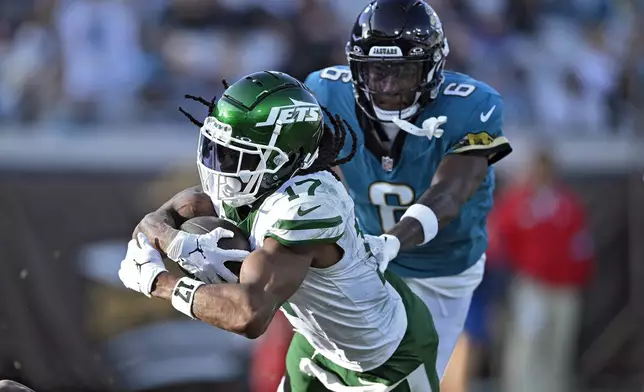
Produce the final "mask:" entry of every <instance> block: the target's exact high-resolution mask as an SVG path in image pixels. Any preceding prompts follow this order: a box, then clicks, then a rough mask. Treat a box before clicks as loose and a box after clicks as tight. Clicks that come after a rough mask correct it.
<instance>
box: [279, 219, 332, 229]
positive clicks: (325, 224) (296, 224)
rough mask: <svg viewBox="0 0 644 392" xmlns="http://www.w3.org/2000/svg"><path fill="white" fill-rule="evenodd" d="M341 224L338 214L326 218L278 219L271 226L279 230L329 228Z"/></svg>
mask: <svg viewBox="0 0 644 392" xmlns="http://www.w3.org/2000/svg"><path fill="white" fill-rule="evenodd" d="M340 224H342V217H341V216H340V215H338V216H335V217H333V218H326V219H298V220H290V219H280V220H278V221H277V222H275V224H274V225H273V228H275V229H279V230H310V229H330V228H333V227H336V226H339V225H340Z"/></svg>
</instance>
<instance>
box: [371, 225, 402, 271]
mask: <svg viewBox="0 0 644 392" xmlns="http://www.w3.org/2000/svg"><path fill="white" fill-rule="evenodd" d="M364 239H365V241H367V244H369V248H370V249H371V254H372V255H373V256H374V257H375V258H376V260H377V261H378V269H379V270H380V272H383V273H384V272H385V270H386V269H387V266H388V265H389V262H390V261H391V260H393V259H395V258H396V256H398V251H400V241H399V240H398V238H396V237H394V236H393V235H391V234H382V235H380V236H378V237H376V236H374V235H368V234H367V235H365V236H364Z"/></svg>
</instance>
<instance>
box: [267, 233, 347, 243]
mask: <svg viewBox="0 0 644 392" xmlns="http://www.w3.org/2000/svg"><path fill="white" fill-rule="evenodd" d="M343 235H344V232H342V234H340V235H339V236H337V237H329V238H309V239H305V240H287V239H284V238H281V237H279V236H276V235H275V234H273V233H267V234H266V236H265V237H266V238H272V239H274V240H275V241H277V242H279V243H280V244H282V245H284V246H294V245H308V244H335V243H336V242H338V240H340V238H342V236H343Z"/></svg>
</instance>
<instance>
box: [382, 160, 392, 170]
mask: <svg viewBox="0 0 644 392" xmlns="http://www.w3.org/2000/svg"><path fill="white" fill-rule="evenodd" d="M393 168H394V160H393V159H391V158H389V157H382V169H383V170H384V171H386V172H390V171H392V170H393Z"/></svg>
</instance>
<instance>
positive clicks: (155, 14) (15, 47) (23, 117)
mask: <svg viewBox="0 0 644 392" xmlns="http://www.w3.org/2000/svg"><path fill="white" fill-rule="evenodd" d="M366 3H367V1H366V0H352V1H342V0H146V1H128V0H20V1H16V0H0V124H5V125H6V124H11V125H18V127H12V129H21V127H24V125H25V124H30V123H31V124H33V123H37V124H38V125H42V124H47V125H49V126H50V127H49V128H46V127H42V126H40V127H38V129H40V131H39V132H44V131H45V129H50V128H55V129H58V130H61V131H66V130H68V129H72V128H74V127H77V126H83V125H88V124H95V123H101V124H108V125H111V124H136V123H140V122H148V123H149V122H157V123H159V122H173V121H180V120H181V116H180V114H178V113H177V111H176V107H177V105H178V104H179V103H181V101H182V97H183V95H184V94H186V93H190V94H196V95H200V94H202V95H205V96H208V97H211V96H212V95H213V94H219V93H221V91H222V89H223V88H222V85H221V80H222V79H223V78H226V79H230V80H234V79H235V78H237V77H239V76H242V75H244V74H247V73H250V72H251V71H255V70H258V69H275V70H281V71H285V72H287V73H291V74H293V75H294V76H296V77H298V78H304V77H306V75H307V74H308V73H309V72H311V71H313V70H315V69H319V68H322V67H325V66H329V65H334V64H344V63H345V62H346V58H345V55H344V44H345V42H346V39H347V36H348V32H349V31H350V26H351V23H353V21H354V20H355V17H356V16H357V15H358V13H359V12H360V10H361V9H362V7H363V6H364V5H365V4H366ZM430 3H431V4H432V5H433V6H434V7H435V8H436V10H437V12H438V14H439V16H440V17H441V18H442V19H443V24H444V26H445V29H446V32H447V36H448V39H449V40H450V47H451V50H452V52H451V54H450V57H449V61H448V68H450V69H454V70H458V71H462V72H466V73H469V74H471V75H472V76H474V77H476V78H480V79H482V80H484V81H486V82H488V83H489V84H491V85H492V86H493V87H495V88H496V89H498V90H499V91H500V92H501V93H502V94H503V95H504V97H505V98H506V104H507V110H506V111H507V119H506V120H507V122H508V124H509V125H510V126H524V127H525V126H530V127H532V128H536V129H537V130H538V131H539V132H543V133H546V134H551V135H552V136H560V135H577V134H580V133H581V134H601V133H614V132H619V133H627V134H628V133H629V132H630V130H632V128H633V124H634V122H636V121H638V119H637V113H636V110H635V107H637V105H638V102H641V101H638V100H639V99H641V97H638V94H637V92H638V91H641V87H643V86H644V83H643V80H644V56H643V54H642V53H643V52H644V51H642V49H643V48H644V32H642V30H641V29H638V28H637V26H638V25H640V24H641V22H642V20H641V19H642V17H641V16H638V15H639V14H641V13H642V10H643V8H644V6H643V5H642V2H641V1H639V0H486V1H480V0H433V1H431V2H430ZM186 106H187V107H188V108H192V109H194V110H203V108H198V106H192V105H191V104H186ZM197 113H199V112H197ZM5 129H7V127H5ZM0 132H2V128H0Z"/></svg>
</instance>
